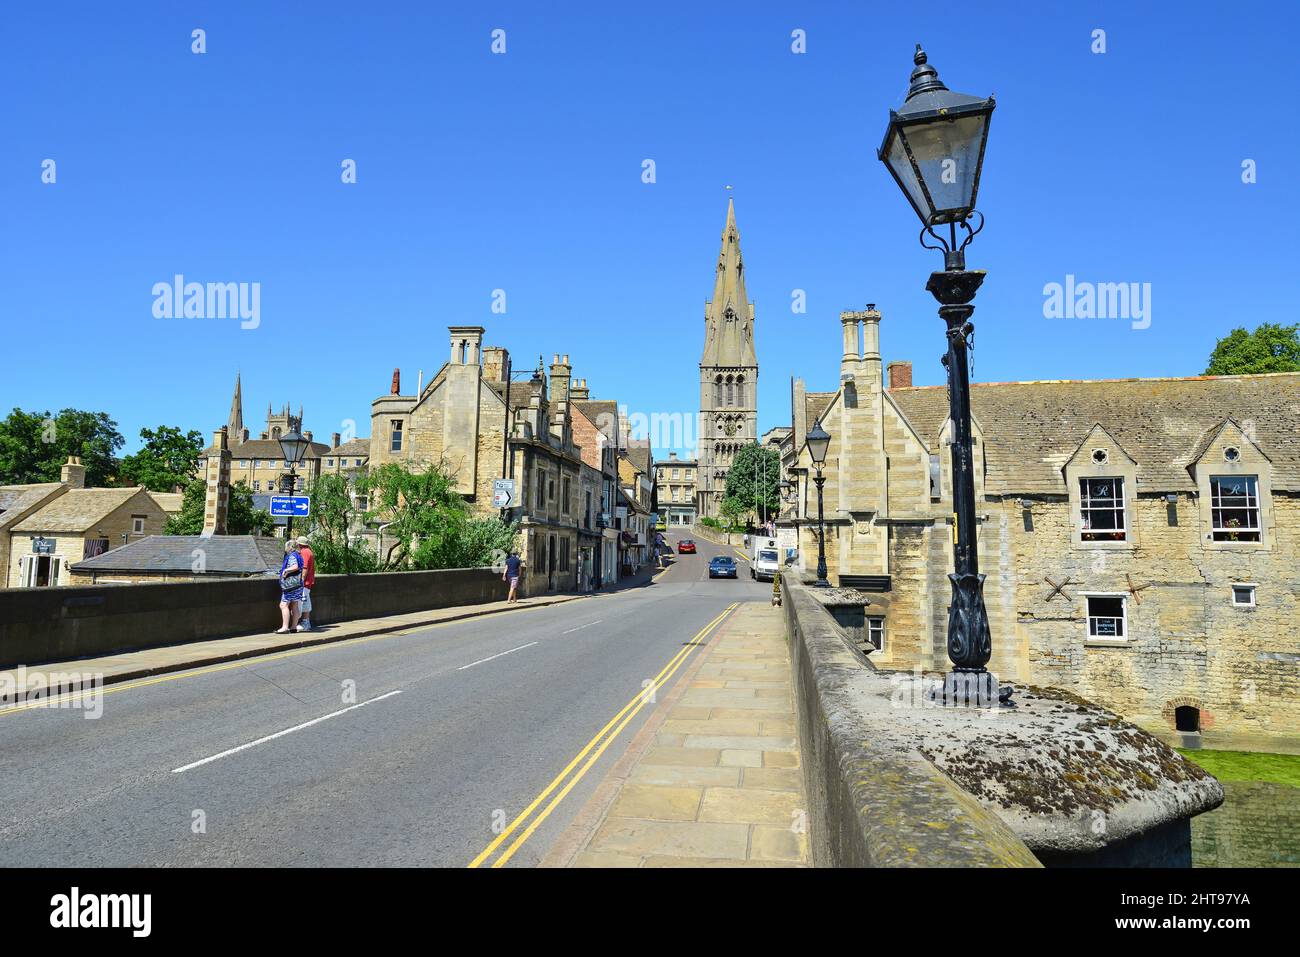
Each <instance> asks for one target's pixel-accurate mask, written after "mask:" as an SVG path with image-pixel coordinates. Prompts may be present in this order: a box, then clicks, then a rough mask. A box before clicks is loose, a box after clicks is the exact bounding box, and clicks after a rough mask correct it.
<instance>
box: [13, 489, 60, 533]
mask: <svg viewBox="0 0 1300 957" xmlns="http://www.w3.org/2000/svg"><path fill="white" fill-rule="evenodd" d="M62 485H63V483H62V482H41V483H38V484H34V485H0V524H3V523H4V520H5V514H6V513H8V512H12V513H13V514H14V515H20V514H22V512H23V511H24V510H26V509H29V508H31V507H32V506H33V505H35V504H37V503H38V502H41V501H43V500H44V499H46V498H48V497H49V496H51V495H53V494H54V493H55V492H57V491H58V490H59V488H60V487H62Z"/></svg>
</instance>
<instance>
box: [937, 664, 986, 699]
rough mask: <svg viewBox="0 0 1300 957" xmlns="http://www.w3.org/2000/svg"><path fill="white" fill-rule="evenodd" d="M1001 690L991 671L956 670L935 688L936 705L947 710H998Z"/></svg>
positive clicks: (981, 669)
mask: <svg viewBox="0 0 1300 957" xmlns="http://www.w3.org/2000/svg"><path fill="white" fill-rule="evenodd" d="M1000 691H1001V688H1000V687H999V686H998V679H997V678H995V677H994V676H993V673H992V672H991V671H985V670H984V669H983V668H980V669H978V670H973V671H969V670H966V669H964V668H954V669H953V670H952V671H950V672H949V673H948V674H946V675H944V676H943V687H942V688H940V687H936V688H935V703H936V704H942V705H943V706H944V707H945V708H996V707H997V706H998V694H999V692H1000Z"/></svg>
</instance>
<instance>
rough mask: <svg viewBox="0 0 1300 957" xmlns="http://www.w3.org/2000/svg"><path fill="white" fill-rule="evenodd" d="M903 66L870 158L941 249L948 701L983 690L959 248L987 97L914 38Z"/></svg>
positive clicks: (982, 616)
mask: <svg viewBox="0 0 1300 957" xmlns="http://www.w3.org/2000/svg"><path fill="white" fill-rule="evenodd" d="M913 62H914V63H915V64H916V67H915V69H914V70H913V71H912V82H911V86H910V88H909V89H908V91H907V98H906V100H905V101H904V102H903V105H902V107H901V108H900V109H898V110H891V111H890V114H889V126H888V128H887V129H886V130H885V139H884V142H883V143H882V144H881V146H880V150H879V153H878V156H879V158H880V161H881V162H883V163H884V164H885V165H886V166H887V167H888V168H889V172H890V173H891V174H893V177H894V180H895V181H896V182H897V183H898V186H899V188H900V189H902V191H903V194H904V195H905V196H906V197H907V200H908V202H909V203H911V205H912V209H914V210H915V211H916V214H917V216H919V217H920V219H921V223H922V227H921V235H920V242H921V245H922V246H923V247H925V248H926V249H934V250H936V251H942V252H943V254H944V268H943V270H942V271H941V272H934V273H931V274H930V279H929V282H927V283H926V286H925V288H926V289H927V290H928V291H929V292H930V293H931V294H932V295H933V296H934V297H935V299H936V300H938V302H939V316H940V318H942V319H943V320H944V323H945V324H946V326H947V338H948V352H947V355H945V356H944V358H943V364H944V366H945V367H946V368H947V370H948V399H949V406H948V413H949V417H950V419H951V421H952V427H953V441H952V474H953V511H954V513H955V521H956V536H955V538H954V543H953V566H954V569H955V572H954V574H951V575H949V576H948V579H949V581H950V582H951V583H952V603H951V605H949V607H948V657H949V659H950V660H951V661H952V663H953V674H952V675H950V676H949V677H948V679H947V680H946V681H945V684H944V699H945V701H949V700H952V699H953V698H955V697H957V695H955V694H954V693H953V692H954V691H955V690H956V689H958V688H963V687H964V688H966V689H968V690H974V691H975V693H976V695H977V696H979V697H981V698H982V697H983V696H984V695H990V696H991V693H992V677H991V676H990V675H989V674H988V672H987V671H986V669H985V667H984V666H985V665H986V664H988V660H989V658H990V657H991V655H992V652H993V646H992V640H991V639H990V637H989V621H988V613H987V612H986V611H985V609H984V576H983V575H981V574H980V571H979V558H978V555H977V552H976V539H975V535H976V532H975V472H974V465H973V462H972V454H971V416H970V379H969V371H968V365H967V363H968V360H967V348H968V340H969V338H970V336H971V335H972V334H973V333H974V332H975V326H974V324H973V323H971V322H969V321H968V320H969V319H970V316H971V314H972V313H973V312H974V311H975V307H974V306H972V305H971V300H973V299H974V298H975V293H976V291H977V290H978V289H979V287H980V283H982V282H983V281H984V271H983V270H976V271H967V269H966V247H967V246H968V245H970V242H971V240H972V239H974V238H975V235H976V234H977V233H978V232H979V231H980V230H981V229H983V228H984V216H983V214H982V213H980V212H979V211H978V210H976V209H975V197H976V193H977V192H978V190H979V182H980V169H981V167H982V166H983V163H984V146H985V142H986V140H987V138H988V128H989V120H990V118H991V116H992V114H993V107H994V102H993V97H991V96H990V97H989V98H987V99H980V98H979V97H974V96H967V95H965V94H962V93H953V92H952V91H951V90H949V89H948V88H947V87H946V86H944V85H943V83H942V82H940V80H939V74H938V72H937V71H936V70H935V69H934V67H932V66H930V65H929V64H928V63H927V62H926V55H925V52H924V51H923V50H922V49H921V45H920V44H919V43H918V44H917V46H916V55H915V56H914V57H913ZM972 217H975V220H974V222H973V223H972ZM944 225H946V226H947V227H948V229H947V230H946V233H947V235H946V236H944V235H942V234H941V233H939V232H936V231H935V227H936V226H940V227H942V226H944ZM959 230H960V231H961V235H960V236H959V233H958V231H959ZM927 238H928V239H929V240H933V241H934V243H937V245H936V244H932V243H931V242H929V241H927ZM972 686H973V689H972Z"/></svg>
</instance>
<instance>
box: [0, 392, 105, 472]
mask: <svg viewBox="0 0 1300 957" xmlns="http://www.w3.org/2000/svg"><path fill="white" fill-rule="evenodd" d="M124 441H125V440H124V439H123V438H122V434H121V433H120V432H118V431H117V423H116V422H114V421H113V420H112V419H110V418H109V417H108V414H107V413H105V412H84V411H82V410H80V409H64V410H63V411H61V412H60V413H59V414H58V415H57V416H54V415H51V414H50V413H49V412H24V411H23V410H22V409H18V408H15V409H14V410H13V411H12V412H10V413H9V415H8V417H7V418H5V419H4V420H3V421H0V485H23V484H27V483H32V482H57V481H58V480H59V470H60V469H61V468H62V467H63V465H64V463H65V462H67V461H68V456H70V455H76V456H79V457H80V458H81V464H82V465H84V466H85V467H86V485H87V486H89V487H99V486H106V485H110V484H112V483H113V479H114V477H115V475H116V474H117V466H118V462H117V459H116V457H115V453H116V452H117V450H118V449H120V448H121V447H122V445H123V443H124Z"/></svg>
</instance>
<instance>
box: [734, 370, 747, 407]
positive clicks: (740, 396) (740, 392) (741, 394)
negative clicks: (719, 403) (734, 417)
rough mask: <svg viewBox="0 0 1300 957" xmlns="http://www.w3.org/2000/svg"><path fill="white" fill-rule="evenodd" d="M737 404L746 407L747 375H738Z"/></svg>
mask: <svg viewBox="0 0 1300 957" xmlns="http://www.w3.org/2000/svg"><path fill="white" fill-rule="evenodd" d="M736 405H738V406H740V408H742V409H743V408H745V377H744V376H743V375H738V376H736Z"/></svg>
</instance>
